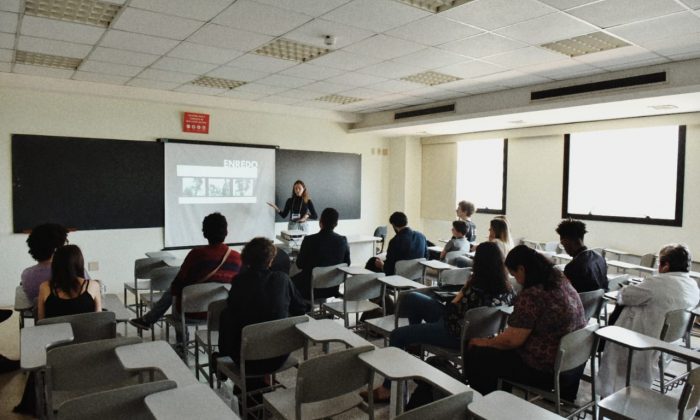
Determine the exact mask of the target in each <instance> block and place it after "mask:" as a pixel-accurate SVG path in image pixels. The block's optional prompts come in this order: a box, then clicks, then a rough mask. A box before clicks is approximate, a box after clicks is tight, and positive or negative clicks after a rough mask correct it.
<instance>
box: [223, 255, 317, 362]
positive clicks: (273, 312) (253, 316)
mask: <svg viewBox="0 0 700 420" xmlns="http://www.w3.org/2000/svg"><path fill="white" fill-rule="evenodd" d="M227 304H228V305H227V311H226V312H224V314H222V319H221V322H222V328H221V334H220V340H223V341H220V345H222V348H221V352H222V353H223V354H228V355H230V356H231V358H232V359H233V360H234V361H235V362H236V363H238V362H239V361H240V355H241V354H240V351H241V332H242V331H243V327H245V326H247V325H251V324H257V323H260V322H265V321H273V320H276V319H283V318H288V317H289V316H296V315H303V314H304V313H306V311H307V310H308V304H307V303H306V302H305V301H304V300H303V299H302V298H301V297H300V296H299V293H298V292H297V291H296V289H295V288H294V285H293V284H292V282H291V280H290V279H289V276H288V275H286V274H284V273H282V272H279V271H270V270H268V269H251V268H249V267H246V268H245V269H244V271H241V273H240V274H238V276H236V278H235V280H234V281H233V282H232V283H231V290H230V291H229V294H228V299H227ZM224 317H226V318H227V319H224ZM224 336H225V337H224ZM285 359H286V357H285Z"/></svg>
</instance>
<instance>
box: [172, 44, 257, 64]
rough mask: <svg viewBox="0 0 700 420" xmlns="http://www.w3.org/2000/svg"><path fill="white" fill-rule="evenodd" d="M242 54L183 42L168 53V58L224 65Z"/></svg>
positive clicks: (236, 51)
mask: <svg viewBox="0 0 700 420" xmlns="http://www.w3.org/2000/svg"><path fill="white" fill-rule="evenodd" d="M243 54H244V53H243V52H242V51H238V50H231V49H225V48H217V47H210V46H208V45H200V44H193V43H191V42H183V43H182V44H180V45H178V46H177V47H175V48H174V49H173V50H172V51H170V52H169V53H168V56H170V57H177V58H184V59H187V60H195V61H201V62H204V63H214V64H224V63H228V62H229V61H231V60H233V59H234V58H236V57H240V56H241V55H243Z"/></svg>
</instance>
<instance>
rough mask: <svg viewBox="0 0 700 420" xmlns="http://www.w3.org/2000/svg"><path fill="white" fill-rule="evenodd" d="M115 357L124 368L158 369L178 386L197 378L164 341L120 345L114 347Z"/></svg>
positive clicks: (188, 383)
mask: <svg viewBox="0 0 700 420" xmlns="http://www.w3.org/2000/svg"><path fill="white" fill-rule="evenodd" d="M115 352H116V354H117V358H119V361H120V362H121V363H122V366H124V369H126V370H153V369H158V370H160V371H161V372H163V374H164V375H165V377H166V378H168V379H170V380H173V381H175V382H177V386H178V387H184V386H187V385H192V384H196V383H198V382H197V379H196V378H195V377H194V374H193V373H192V372H191V371H190V369H189V368H188V367H187V366H186V365H185V363H184V362H183V361H182V359H180V357H179V356H178V355H177V353H175V351H174V350H173V349H172V348H171V347H170V344H168V343H167V342H165V341H162V340H158V341H148V342H145V343H139V344H133V345H130V346H121V347H117V348H116V349H115Z"/></svg>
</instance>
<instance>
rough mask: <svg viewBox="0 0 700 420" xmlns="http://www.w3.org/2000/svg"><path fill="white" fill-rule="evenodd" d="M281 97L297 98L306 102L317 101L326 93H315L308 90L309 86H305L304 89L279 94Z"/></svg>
mask: <svg viewBox="0 0 700 420" xmlns="http://www.w3.org/2000/svg"><path fill="white" fill-rule="evenodd" d="M278 95H279V96H285V97H288V98H295V99H297V100H306V99H316V98H319V97H321V96H324V95H326V94H325V93H322V92H314V91H312V90H308V86H305V87H304V88H303V89H290V90H286V91H284V92H281V93H279V94H278Z"/></svg>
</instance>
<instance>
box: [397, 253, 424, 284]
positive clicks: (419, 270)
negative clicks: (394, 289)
mask: <svg viewBox="0 0 700 420" xmlns="http://www.w3.org/2000/svg"><path fill="white" fill-rule="evenodd" d="M418 261H425V258H416V259H413V260H401V261H396V266H395V269H394V271H395V272H396V274H397V275H399V276H402V277H406V278H407V279H409V280H414V281H419V280H420V279H421V278H422V277H423V266H422V265H420V264H419V263H418Z"/></svg>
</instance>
